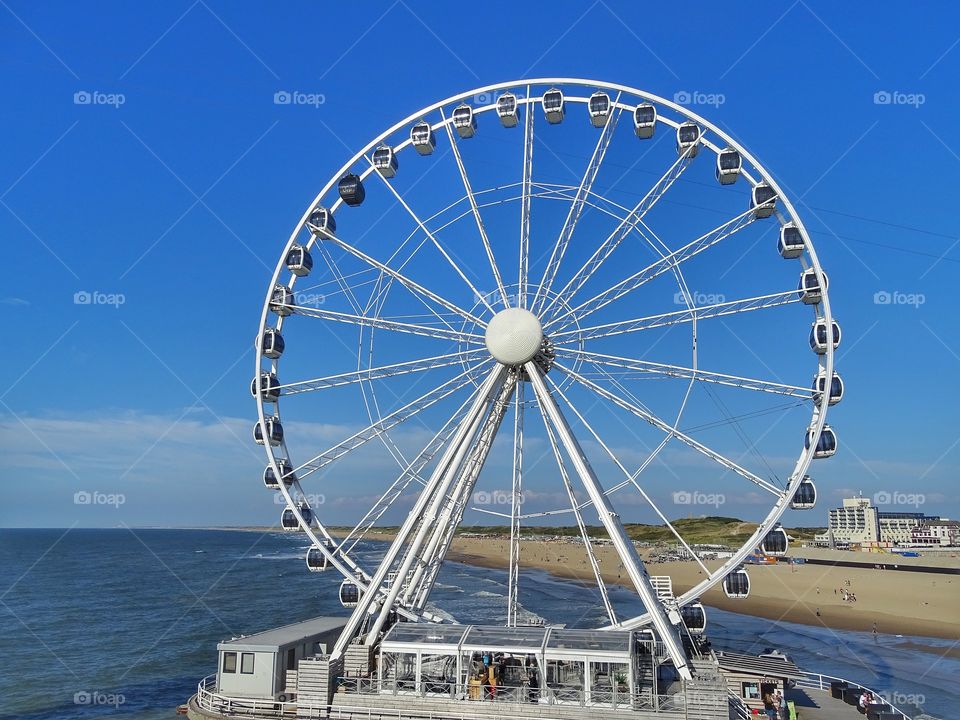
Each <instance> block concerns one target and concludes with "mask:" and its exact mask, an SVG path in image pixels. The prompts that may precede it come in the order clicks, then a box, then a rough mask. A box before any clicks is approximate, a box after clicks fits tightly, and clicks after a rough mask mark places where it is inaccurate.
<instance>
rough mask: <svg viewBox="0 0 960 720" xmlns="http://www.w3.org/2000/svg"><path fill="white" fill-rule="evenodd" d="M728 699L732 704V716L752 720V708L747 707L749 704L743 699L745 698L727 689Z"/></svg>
mask: <svg viewBox="0 0 960 720" xmlns="http://www.w3.org/2000/svg"><path fill="white" fill-rule="evenodd" d="M727 693H728V699H727V702H728V703H729V705H730V711H731V713H732V714H731V716H730V717H733V718H736V719H737V720H752V719H751V716H750V708H748V707H747V704H746V703H745V702H744V701H743V698H741V697H740V696H738V695H736V694H734V693H733V692H732V691H729V690H728V691H727Z"/></svg>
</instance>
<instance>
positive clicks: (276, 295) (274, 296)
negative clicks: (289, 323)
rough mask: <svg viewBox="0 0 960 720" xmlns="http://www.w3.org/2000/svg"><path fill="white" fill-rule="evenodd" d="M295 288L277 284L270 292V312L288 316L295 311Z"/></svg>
mask: <svg viewBox="0 0 960 720" xmlns="http://www.w3.org/2000/svg"><path fill="white" fill-rule="evenodd" d="M292 305H293V290H291V289H290V288H288V287H287V286H286V285H276V286H275V287H274V288H273V292H272V293H271V294H270V312H272V313H274V314H276V315H279V316H280V317H287V315H290V314H291V313H293V308H292V307H291V306H292Z"/></svg>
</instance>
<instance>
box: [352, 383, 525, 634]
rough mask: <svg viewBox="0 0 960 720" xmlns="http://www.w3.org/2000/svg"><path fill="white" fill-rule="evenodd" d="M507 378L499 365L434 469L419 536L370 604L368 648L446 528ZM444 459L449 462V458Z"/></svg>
mask: <svg viewBox="0 0 960 720" xmlns="http://www.w3.org/2000/svg"><path fill="white" fill-rule="evenodd" d="M507 377H508V371H507V369H506V368H505V367H503V366H502V365H497V369H496V370H494V373H493V375H492V378H493V383H492V384H491V386H490V389H489V390H488V392H486V393H484V395H483V398H484V401H483V403H482V404H481V405H480V407H479V410H478V412H477V413H472V412H471V413H470V415H469V416H468V417H467V419H466V420H465V421H464V425H463V427H462V430H463V432H458V435H457V439H458V443H457V444H456V447H455V448H453V452H452V453H451V459H450V460H448V461H447V462H445V463H443V467H440V466H438V467H437V468H436V469H435V470H434V474H435V476H436V478H437V480H436V483H435V484H433V483H431V487H430V489H431V493H430V494H431V497H430V502H429V504H427V503H425V506H426V507H427V510H426V511H425V512H424V513H423V514H422V518H421V519H420V527H419V529H418V530H417V534H416V537H415V538H414V540H413V541H412V542H411V543H410V544H409V546H408V547H407V553H406V555H405V556H404V557H403V559H402V561H401V563H400V567H399V568H398V570H397V574H396V579H395V580H394V581H393V582H392V583H391V584H390V586H389V587H388V588H387V592H386V596H385V597H384V599H383V602H382V603H381V604H380V605H379V606H377V605H376V601H377V598H376V597H374V598H373V599H372V601H371V603H370V606H369V607H370V614H371V615H374V614H376V613H379V615H378V616H377V618H376V620H375V621H374V623H373V624H372V625H371V626H370V628H369V629H368V630H367V638H366V644H367V645H372V644H373V643H374V642H376V639H377V636H378V635H379V634H380V631H381V630H382V629H383V625H384V623H385V622H386V620H387V618H388V617H389V615H390V611H391V610H392V609H393V608H394V606H395V605H396V604H397V599H398V598H399V597H400V593H401V592H404V584H405V583H404V581H405V579H406V578H407V577H409V576H410V575H411V570H412V569H413V565H414V562H417V563H418V564H421V563H422V560H421V558H422V557H423V556H424V553H423V547H424V543H425V542H426V541H427V539H428V535H429V534H430V533H432V532H434V531H435V530H436V529H437V528H438V527H443V519H444V516H445V511H446V508H447V503H448V500H449V499H448V495H449V493H450V487H451V485H452V484H453V482H454V480H455V479H456V478H457V477H458V476H459V472H458V470H459V468H460V467H462V466H463V465H464V463H465V462H466V461H467V460H466V458H467V457H468V453H470V452H471V449H472V448H474V447H475V443H474V442H473V440H474V438H475V437H477V434H478V431H479V432H481V433H482V430H481V428H484V427H485V425H486V423H487V422H488V421H487V418H489V416H490V413H491V412H494V413H495V412H496V407H497V404H498V402H499V400H500V398H501V396H502V393H503V388H504V381H505V380H506V379H507ZM444 459H446V456H445V458H444ZM431 480H433V478H431ZM392 562H393V560H391V563H392ZM381 569H383V565H381ZM416 571H420V567H417V569H416ZM378 572H379V571H378ZM371 584H373V583H371ZM406 584H407V587H408V588H409V587H410V586H411V585H413V582H412V581H411V582H408V583H406Z"/></svg>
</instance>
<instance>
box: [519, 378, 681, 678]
mask: <svg viewBox="0 0 960 720" xmlns="http://www.w3.org/2000/svg"><path fill="white" fill-rule="evenodd" d="M524 367H525V368H526V370H527V374H528V375H529V377H530V384H531V385H532V386H533V391H534V393H535V394H536V396H537V401H538V402H539V403H540V407H541V408H542V410H543V412H544V413H545V414H546V416H547V417H548V418H549V420H550V423H551V425H553V427H554V429H555V430H556V431H557V435H558V436H559V437H560V442H561V443H562V444H563V446H564V448H565V449H566V451H567V455H568V456H569V457H570V462H571V463H572V464H573V467H574V468H575V469H576V471H577V474H578V475H579V476H580V479H581V481H582V482H583V485H584V488H585V489H586V491H587V494H588V495H589V496H590V499H591V500H592V501H593V504H594V507H595V508H596V509H597V511H598V513H599V516H600V522H601V523H603V526H604V528H605V529H606V531H607V534H608V535H609V536H610V540H611V542H613V546H614V548H615V549H616V551H617V555H619V556H620V561H621V562H622V563H623V566H624V568H625V569H626V570H627V574H628V575H629V576H630V580H631V581H632V582H633V585H634V587H635V588H636V590H637V594H638V595H639V596H640V599H641V600H642V601H643V604H644V606H645V607H646V608H647V611H648V612H649V613H650V618H651V621H652V623H653V626H654V628H655V629H656V631H657V634H658V635H659V636H660V640H661V641H662V642H663V644H664V646H665V647H666V648H667V651H668V652H669V654H670V657H671V658H672V659H673V663H674V665H675V667H676V669H677V672H678V673H679V674H680V677H682V678H683V679H685V680H690V679H692V677H693V676H692V675H691V673H690V668H689V667H688V665H687V655H686V653H685V652H684V650H683V643H682V641H681V639H680V635H679V633H678V632H677V629H676V628H675V627H674V626H673V625H672V624H671V623H670V620H669V619H668V618H667V614H666V612H665V611H664V609H663V606H662V605H661V604H660V601H659V600H658V599H657V593H656V591H655V590H654V589H653V584H652V583H651V581H650V575H649V574H648V573H647V569H646V567H644V564H643V560H641V559H640V555H639V554H638V553H637V549H636V548H635V547H634V545H633V542H632V541H631V540H630V538H629V537H628V536H627V533H626V531H625V530H624V529H623V524H622V523H621V522H620V516H619V515H618V514H617V513H616V512H614V510H613V508H612V507H611V506H610V503H609V501H608V499H607V496H606V495H604V493H603V490H602V488H601V487H600V483H599V482H598V481H597V477H596V475H595V474H594V472H593V468H592V467H591V466H590V462H589V461H588V460H587V457H586V455H584V453H583V450H582V449H581V447H580V444H579V443H578V442H577V439H576V437H575V436H574V434H573V432H572V431H571V430H570V426H569V425H567V421H566V418H564V416H563V413H562V412H560V408H559V407H558V406H557V403H556V402H555V401H554V399H553V396H552V395H551V394H550V391H549V390H548V389H547V385H546V383H545V382H544V380H543V376H542V375H541V374H540V369H539V368H538V367H537V364H536V363H535V362H532V361H531V362H528V363H527V364H526V365H525V366H524Z"/></svg>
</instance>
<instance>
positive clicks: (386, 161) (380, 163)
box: [373, 145, 400, 178]
mask: <svg viewBox="0 0 960 720" xmlns="http://www.w3.org/2000/svg"><path fill="white" fill-rule="evenodd" d="M373 166H374V167H375V168H376V169H377V172H378V173H380V174H381V175H383V177H385V178H392V177H394V176H395V175H396V174H397V168H398V167H400V163H399V162H398V161H397V154H396V153H395V152H394V151H393V148H392V147H390V146H389V145H381V146H380V147H378V148H377V149H376V150H374V151H373Z"/></svg>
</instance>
